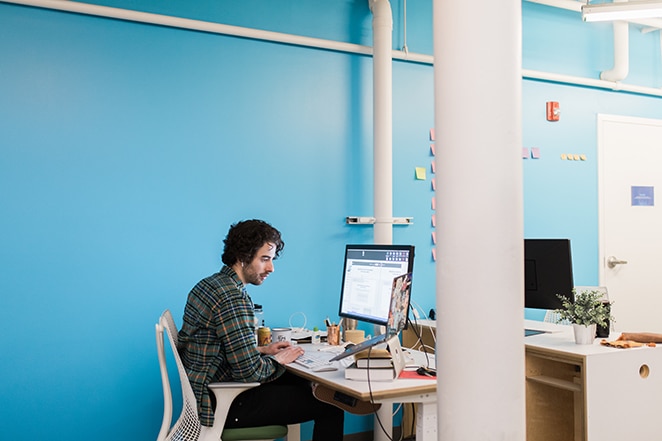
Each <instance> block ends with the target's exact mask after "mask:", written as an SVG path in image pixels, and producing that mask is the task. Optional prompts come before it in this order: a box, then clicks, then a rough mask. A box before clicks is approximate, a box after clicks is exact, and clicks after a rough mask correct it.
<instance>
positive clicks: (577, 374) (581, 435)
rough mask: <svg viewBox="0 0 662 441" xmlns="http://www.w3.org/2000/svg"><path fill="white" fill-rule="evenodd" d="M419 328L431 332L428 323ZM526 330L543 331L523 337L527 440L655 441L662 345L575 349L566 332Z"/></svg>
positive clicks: (540, 326)
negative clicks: (652, 346) (542, 332)
mask: <svg viewBox="0 0 662 441" xmlns="http://www.w3.org/2000/svg"><path fill="white" fill-rule="evenodd" d="M420 326H421V328H422V329H421V330H419V332H422V333H423V334H424V335H431V334H432V333H434V332H435V331H436V329H435V322H434V321H426V322H424V323H421V324H420ZM525 328H526V329H537V330H543V331H546V332H547V333H545V334H539V335H532V336H529V337H524V338H523V342H524V347H525V360H526V425H527V427H526V435H527V436H526V438H527V441H573V440H574V441H623V440H647V441H648V440H659V439H662V435H661V434H662V426H660V424H659V423H658V419H659V411H660V409H662V345H658V346H657V347H654V348H651V347H641V348H630V349H615V348H610V347H606V346H602V345H600V340H601V339H596V341H595V342H594V343H593V344H592V345H578V344H575V342H574V338H573V334H572V327H571V326H563V325H556V324H552V323H544V322H538V321H532V320H525ZM633 331H637V330H633ZM426 333H427V334H426ZM619 335H620V333H616V334H612V335H611V336H610V337H609V339H608V340H615V339H616V338H618V336H619ZM405 337H406V336H405V335H403V339H404V338H405ZM408 338H409V339H410V340H411V341H412V342H414V341H415V340H414V339H413V337H412V336H409V337H408ZM406 344H407V343H405V345H406ZM426 344H428V345H431V344H433V343H432V342H430V341H427V342H426Z"/></svg>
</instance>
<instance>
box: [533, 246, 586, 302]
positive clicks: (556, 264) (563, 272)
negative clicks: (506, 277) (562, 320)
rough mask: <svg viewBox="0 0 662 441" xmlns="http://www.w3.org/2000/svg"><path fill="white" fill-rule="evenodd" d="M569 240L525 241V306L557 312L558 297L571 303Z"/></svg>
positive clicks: (571, 284) (571, 283)
mask: <svg viewBox="0 0 662 441" xmlns="http://www.w3.org/2000/svg"><path fill="white" fill-rule="evenodd" d="M573 287H574V285H573V279H572V252H571V249H570V240H569V239H524V306H525V307H526V308H535V309H552V310H553V309H559V308H561V306H562V305H561V300H560V299H559V298H558V296H557V294H561V295H564V296H566V297H567V298H568V299H570V300H571V301H573V300H574V296H573V293H572V289H573Z"/></svg>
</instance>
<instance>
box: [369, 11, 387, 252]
mask: <svg viewBox="0 0 662 441" xmlns="http://www.w3.org/2000/svg"><path fill="white" fill-rule="evenodd" d="M368 2H369V5H370V10H371V11H372V32H373V37H372V40H373V56H372V57H373V67H372V69H373V74H372V77H373V86H372V87H373V98H372V99H373V129H372V130H373V143H374V144H373V145H374V147H373V152H374V153H373V154H374V174H375V176H374V205H375V227H374V228H375V229H374V237H375V239H374V240H375V243H378V244H390V243H392V242H393V59H392V57H391V53H392V52H393V50H392V48H393V14H392V12H391V4H390V3H389V1H388V0H368Z"/></svg>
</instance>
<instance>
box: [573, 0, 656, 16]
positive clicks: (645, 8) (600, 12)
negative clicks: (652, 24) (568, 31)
mask: <svg viewBox="0 0 662 441" xmlns="http://www.w3.org/2000/svg"><path fill="white" fill-rule="evenodd" d="M652 17H662V0H633V1H629V2H617V3H601V4H596V5H589V4H586V5H583V6H582V19H583V20H584V21H614V20H631V19H637V18H652Z"/></svg>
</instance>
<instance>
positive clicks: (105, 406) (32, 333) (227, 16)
mask: <svg viewBox="0 0 662 441" xmlns="http://www.w3.org/2000/svg"><path fill="white" fill-rule="evenodd" d="M98 3H99V4H103V3H102V2H98ZM229 3H230V2H211V1H209V2H196V4H195V5H191V4H190V3H189V2H183V1H170V2H160V1H146V0H141V1H139V2H138V1H128V0H126V1H124V2H113V3H112V5H111V4H109V3H106V4H108V5H111V6H117V7H126V8H132V9H141V10H145V11H149V12H158V13H167V14H174V15H179V16H183V17H190V18H198V19H205V20H209V21H218V22H223V23H227V24H235V25H240V26H247V27H256V28H261V29H268V30H274V31H279V32H288V33H293V34H299V35H307V36H314V37H319V38H327V39H333V40H338V41H347V42H352V43H358V44H366V45H369V44H371V31H370V20H371V18H370V14H369V11H368V9H367V4H366V3H367V2H363V1H349V0H347V1H338V2H324V4H320V2H318V1H316V0H307V1H305V0H289V1H285V0H279V1H274V0H269V1H265V0H262V1H258V0H253V1H245V2H241V3H236V2H232V4H231V5H229ZM239 5H241V6H239ZM408 6H409V10H408V11H407V17H408V20H409V21H408V26H407V29H408V36H407V45H408V47H409V50H410V51H412V52H418V53H428V54H429V53H431V52H432V44H431V40H432V39H431V2H429V1H427V2H409V5H408ZM393 9H394V20H395V28H394V46H395V47H401V46H402V44H403V43H404V37H403V33H402V25H401V17H402V15H403V11H402V2H399V1H394V2H393ZM258 10H259V11H260V13H259V14H255V13H254V11H258ZM318 17H323V18H324V19H323V20H319V19H318ZM523 25H524V26H523V32H524V35H523V37H524V42H523V55H524V66H523V67H524V68H526V69H536V70H544V71H551V72H558V73H566V74H571V75H582V76H589V77H593V78H595V77H597V75H598V74H599V72H600V71H601V70H605V69H608V68H609V67H611V62H612V59H611V50H612V49H611V32H610V29H609V27H606V26H593V25H587V24H584V23H581V20H578V18H577V15H576V14H571V13H568V12H565V11H556V10H553V9H551V8H545V7H541V6H537V5H531V4H529V3H526V2H525V3H523ZM589 26H590V27H589ZM550 34H555V35H558V37H559V38H560V40H557V41H556V43H559V41H560V43H559V44H558V45H557V44H556V43H554V42H552V41H551V39H550V38H549V35H550ZM631 38H632V39H633V40H634V41H636V45H635V44H632V45H631V46H632V47H633V48H634V47H635V46H636V49H634V54H633V56H634V57H635V58H634V59H633V61H632V63H631V78H632V80H631V81H632V82H633V83H634V84H638V85H644V86H651V87H652V86H655V87H659V83H660V78H662V72H661V68H660V65H661V64H662V62H661V61H660V48H659V38H657V36H656V34H655V33H653V34H641V33H638V32H637V31H635V30H633V32H632V36H631ZM564 42H566V43H567V42H573V45H572V46H571V47H572V49H571V50H568V49H567V48H568V45H567V44H565V43H564ZM656 51H657V52H656ZM486 74H489V69H488V67H486ZM635 80H636V81H635ZM371 81H372V62H371V59H370V58H369V57H364V56H358V55H349V54H343V53H337V52H332V51H323V50H315V49H310V48H301V47H295V46H288V45H280V44H273V43H267V42H260V41H254V40H249V39H241V38H233V37H227V36H219V35H211V34H206V33H201V32H192V31H185V30H176V29H169V28H165V27H160V26H152V25H143V24H136V23H129V22H123V21H117V20H110V19H103V18H95V17H88V16H81V15H76V14H69V13H62V12H55V11H48V10H41V9H35V8H29V7H21V6H15V5H9V4H3V3H0V148H1V155H0V232H1V233H0V238H1V239H0V241H1V242H0V244H1V246H0V266H1V267H2V271H0V312H2V314H3V318H4V321H5V326H4V328H5V332H3V333H2V336H1V337H0V342H1V347H0V349H1V350H2V354H3V356H2V357H1V358H0V378H2V387H1V388H0V400H1V401H2V402H3V403H5V405H4V406H3V411H2V412H0V429H2V432H3V436H6V437H7V439H17V440H20V439H25V440H28V439H45V438H47V437H48V438H52V439H53V438H54V439H69V440H85V439H88V436H89V435H90V434H94V435H93V437H94V438H95V439H98V440H105V439H108V440H110V439H118V438H119V439H136V440H139V439H140V440H142V439H152V438H154V437H155V436H156V433H157V432H158V427H159V424H160V418H161V412H162V401H161V400H162V399H161V390H160V387H161V386H160V379H159V376H158V366H157V360H156V356H155V350H154V328H153V325H154V323H155V321H156V320H157V317H158V315H159V314H160V313H161V311H162V310H163V309H165V308H170V309H172V310H173V313H174V315H175V317H176V319H177V322H178V323H180V322H181V319H180V318H181V312H182V310H183V306H184V302H185V299H186V294H187V293H188V291H189V289H190V288H191V287H192V286H193V285H194V284H195V283H196V282H197V281H198V280H199V279H200V278H202V277H204V276H206V275H208V274H210V273H211V272H213V271H216V270H217V269H218V268H219V266H220V258H219V256H220V252H221V250H222V247H221V241H222V239H223V237H224V235H225V232H226V231H227V228H228V227H229V225H230V224H231V223H233V222H235V221H237V220H239V219H245V218H251V217H258V218H264V219H266V220H268V221H270V222H271V223H273V224H274V225H275V226H276V227H278V228H279V229H281V231H282V232H283V235H284V238H285V242H286V247H285V251H284V254H283V256H282V259H281V260H279V261H278V262H277V263H276V272H275V273H274V274H273V275H272V276H271V277H270V279H269V281H268V282H267V283H265V285H263V286H261V287H259V288H258V287H254V288H252V289H251V293H252V296H253V298H254V300H255V301H256V302H259V303H262V304H264V305H265V311H266V319H267V321H268V322H269V323H270V324H271V325H274V326H277V325H282V324H286V323H287V322H288V318H289V316H290V314H291V313H292V312H295V311H301V312H304V313H305V314H306V316H307V317H308V326H314V325H316V324H317V325H319V324H321V323H322V320H323V318H324V317H326V316H327V315H329V316H331V317H334V316H335V313H336V311H337V303H338V292H339V288H340V273H341V269H342V268H341V258H342V252H343V247H344V244H345V243H349V242H371V241H372V228H371V227H364V226H347V225H345V223H344V217H345V216H347V215H371V214H372V171H371V168H372V122H371V118H372V85H371ZM629 81H630V77H629V78H628V82H629ZM393 82H394V97H393V100H394V102H393V108H394V161H393V163H394V167H393V174H394V215H395V216H413V217H414V225H411V226H403V227H396V228H395V231H394V241H395V242H400V243H413V244H414V245H416V247H417V260H416V265H415V282H414V291H413V300H414V301H415V302H416V303H417V304H418V305H419V306H420V307H421V309H422V310H423V311H424V312H427V311H428V310H429V309H430V308H432V307H434V299H435V293H434V264H433V262H432V259H431V237H430V233H431V232H432V231H433V229H432V227H431V225H430V215H431V214H432V210H431V207H430V203H431V198H432V196H433V193H432V191H431V188H430V180H429V178H430V176H431V173H430V169H429V166H430V162H431V160H432V157H431V156H430V152H429V144H430V142H429V139H428V131H429V129H430V127H432V124H433V115H432V112H433V101H432V100H433V97H432V95H433V91H432V67H431V66H429V65H425V64H416V63H405V62H399V61H396V62H394V72H393ZM523 96H524V101H523V115H524V120H523V128H524V145H525V146H526V147H533V146H535V147H539V148H540V149H541V153H542V157H541V159H538V160H534V159H527V160H524V161H523V162H524V164H523V166H524V177H525V185H524V198H525V213H524V214H525V235H526V236H527V237H534V236H536V237H570V238H571V239H572V241H573V257H574V264H575V273H576V281H577V283H578V284H582V285H584V284H587V285H588V284H595V283H597V163H596V129H595V126H596V124H595V121H596V115H597V114H598V113H612V114H621V115H630V116H643V117H650V118H662V102H661V101H660V99H658V98H651V97H646V96H639V95H634V94H624V93H613V92H607V91H601V90H594V89H588V88H579V87H573V86H566V85H558V84H551V83H546V82H540V81H532V80H524V81H523ZM549 100H554V101H559V102H560V103H561V115H562V116H561V121H559V122H557V123H549V122H547V121H545V120H544V109H545V101H549ZM486 104H487V105H494V103H486ZM479 123H480V122H477V127H479ZM518 148H519V147H518ZM561 153H583V154H586V155H587V158H588V159H587V161H583V162H570V161H560V160H559V159H558V158H559V156H560V154H561ZM461 166H467V167H469V166H471V164H462V165H461ZM415 167H426V168H427V169H428V179H427V180H425V181H419V180H416V179H415V178H414V168H415ZM466 235H467V240H471V232H470V231H467V232H466ZM440 252H443V250H440ZM9 403H11V405H10V404H9ZM369 422H370V420H369V419H366V418H358V417H351V418H348V422H347V428H346V430H347V431H349V432H354V431H361V430H366V427H368V424H369ZM306 430H308V429H306Z"/></svg>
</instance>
